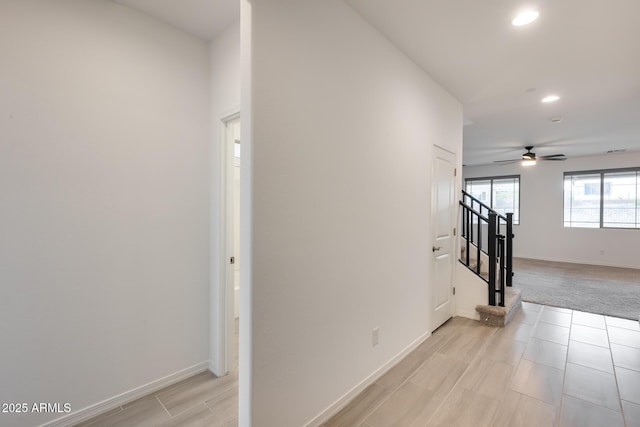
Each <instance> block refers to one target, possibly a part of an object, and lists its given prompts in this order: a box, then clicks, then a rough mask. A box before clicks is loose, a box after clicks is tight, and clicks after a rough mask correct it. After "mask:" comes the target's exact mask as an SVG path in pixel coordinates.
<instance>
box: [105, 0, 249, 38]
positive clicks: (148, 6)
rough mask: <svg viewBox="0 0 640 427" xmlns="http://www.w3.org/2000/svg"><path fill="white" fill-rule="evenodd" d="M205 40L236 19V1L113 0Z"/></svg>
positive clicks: (238, 10)
mask: <svg viewBox="0 0 640 427" xmlns="http://www.w3.org/2000/svg"><path fill="white" fill-rule="evenodd" d="M113 1H115V2H116V3H120V4H123V5H125V6H128V7H130V8H132V9H136V10H139V11H141V12H144V13H145V14H147V15H150V16H152V17H154V18H156V19H158V20H160V21H162V22H164V23H167V24H169V25H172V26H174V27H176V28H179V29H181V30H183V31H186V32H187V33H190V34H192V35H194V36H196V37H198V38H199V39H202V40H205V41H209V40H212V39H213V38H214V37H215V36H217V35H218V34H220V33H221V32H222V31H223V30H225V29H226V28H227V27H229V25H231V24H232V23H234V22H236V21H237V20H238V19H240V0H113Z"/></svg>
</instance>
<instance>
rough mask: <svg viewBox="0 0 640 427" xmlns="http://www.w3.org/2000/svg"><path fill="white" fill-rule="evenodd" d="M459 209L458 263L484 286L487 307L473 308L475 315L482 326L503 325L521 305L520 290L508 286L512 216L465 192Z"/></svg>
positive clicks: (510, 266)
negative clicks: (460, 223)
mask: <svg viewBox="0 0 640 427" xmlns="http://www.w3.org/2000/svg"><path fill="white" fill-rule="evenodd" d="M460 206H461V213H462V219H461V220H462V227H461V230H462V233H461V236H460V237H461V250H460V262H461V263H462V264H463V265H464V266H466V267H467V268H468V269H469V270H471V271H472V272H473V273H474V274H475V275H476V277H478V278H479V279H481V280H482V281H484V282H485V283H486V285H487V292H488V298H487V300H488V304H486V305H484V304H480V305H478V306H476V312H478V313H479V314H480V320H481V321H482V322H483V323H485V324H487V325H489V326H504V325H506V324H507V322H508V321H509V320H510V319H511V318H512V317H513V315H514V314H515V313H516V312H517V311H518V310H519V309H520V308H521V306H522V301H521V297H520V291H519V290H517V289H513V288H512V286H511V285H512V279H513V238H514V234H513V214H512V213H507V214H506V215H502V214H500V213H498V212H496V211H495V210H493V209H491V208H490V207H489V206H488V205H486V204H484V203H483V202H481V201H480V200H478V199H477V198H475V197H473V196H472V195H470V194H469V193H467V192H466V191H462V200H461V201H460Z"/></svg>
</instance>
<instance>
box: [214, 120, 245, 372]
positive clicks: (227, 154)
mask: <svg viewBox="0 0 640 427" xmlns="http://www.w3.org/2000/svg"><path fill="white" fill-rule="evenodd" d="M239 119H240V109H237V110H235V111H233V112H232V113H230V114H227V115H225V116H223V117H220V123H221V125H222V126H221V136H220V141H221V143H220V159H221V163H220V165H221V167H220V174H221V180H220V182H221V188H220V201H221V203H220V207H221V212H220V213H221V215H220V232H221V236H220V237H221V238H220V245H221V250H220V256H221V259H220V294H219V301H220V307H219V313H220V316H219V318H218V328H219V336H220V337H221V339H220V346H219V349H220V354H219V355H218V360H219V361H220V363H219V366H218V368H219V370H217V371H214V373H215V374H216V375H218V376H222V375H226V374H227V373H228V372H229V361H231V360H233V355H232V354H231V352H232V351H233V348H234V345H233V341H232V340H233V337H234V331H233V328H234V322H233V311H234V304H233V295H234V293H235V287H234V284H233V280H234V271H233V267H232V266H231V264H230V263H229V261H228V260H229V257H231V256H233V252H234V248H233V230H230V229H229V228H230V227H229V225H230V224H233V218H232V214H233V211H232V209H230V208H229V206H233V168H234V166H235V163H234V156H233V146H232V145H231V144H232V143H233V141H230V138H229V131H230V130H229V124H230V123H232V122H234V121H236V120H239Z"/></svg>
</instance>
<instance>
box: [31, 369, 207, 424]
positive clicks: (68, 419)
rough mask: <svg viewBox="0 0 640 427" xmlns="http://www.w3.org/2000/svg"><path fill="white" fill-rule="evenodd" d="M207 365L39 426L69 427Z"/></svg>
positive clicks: (159, 380) (180, 378) (192, 374)
mask: <svg viewBox="0 0 640 427" xmlns="http://www.w3.org/2000/svg"><path fill="white" fill-rule="evenodd" d="M209 366H210V363H209V361H205V362H201V363H198V364H197V365H193V366H191V367H189V368H186V369H183V370H181V371H178V372H175V373H173V374H171V375H167V376H166V377H164V378H160V379H157V380H155V381H152V382H150V383H148V384H145V385H143V386H140V387H137V388H134V389H133V390H129V391H126V392H124V393H122V394H119V395H117V396H114V397H111V398H109V399H106V400H103V401H102V402H99V403H96V404H94V405H91V406H88V407H86V408H84V409H80V410H78V411H74V412H71V413H70V414H67V415H65V416H63V417H60V418H58V419H55V420H53V421H49V422H48V423H46V424H42V425H41V426H40V427H54V426H55V427H69V426H72V425H75V424H77V423H80V422H82V421H86V420H88V419H89V418H93V417H95V416H98V415H100V414H103V413H105V412H107V411H110V410H112V409H115V408H117V407H119V406H122V405H125V404H127V403H129V402H132V401H134V400H136V399H139V398H141V397H144V396H146V395H148V394H151V393H154V392H156V391H158V390H161V389H163V388H165V387H167V386H170V385H172V384H175V383H177V382H179V381H182V380H184V379H187V378H189V377H192V376H194V375H196V374H199V373H201V372H204V371H206V370H207V369H208V368H209Z"/></svg>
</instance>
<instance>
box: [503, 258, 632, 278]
mask: <svg viewBox="0 0 640 427" xmlns="http://www.w3.org/2000/svg"><path fill="white" fill-rule="evenodd" d="M514 258H522V259H530V260H533V261H550V262H564V263H566V264H579V265H597V266H598V267H615V268H628V269H631V270H638V266H633V267H632V266H629V265H621V264H611V263H608V264H606V263H603V262H597V261H585V260H575V259H567V258H544V257H528V256H518V257H516V256H514ZM514 271H515V272H516V274H517V271H516V270H514Z"/></svg>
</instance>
